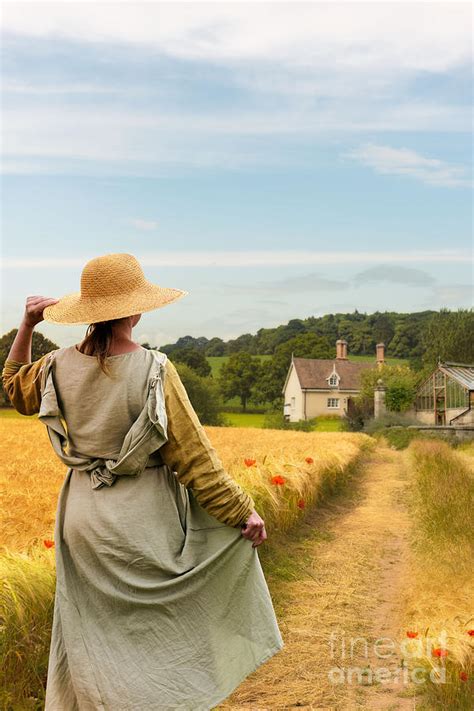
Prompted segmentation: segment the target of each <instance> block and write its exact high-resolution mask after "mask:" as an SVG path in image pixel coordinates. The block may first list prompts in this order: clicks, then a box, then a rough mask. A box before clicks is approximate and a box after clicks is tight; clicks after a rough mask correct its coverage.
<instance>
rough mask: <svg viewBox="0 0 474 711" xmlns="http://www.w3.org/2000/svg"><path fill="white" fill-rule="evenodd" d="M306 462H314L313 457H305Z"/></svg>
mask: <svg viewBox="0 0 474 711" xmlns="http://www.w3.org/2000/svg"><path fill="white" fill-rule="evenodd" d="M305 462H308V464H312V463H313V462H314V459H313V457H305Z"/></svg>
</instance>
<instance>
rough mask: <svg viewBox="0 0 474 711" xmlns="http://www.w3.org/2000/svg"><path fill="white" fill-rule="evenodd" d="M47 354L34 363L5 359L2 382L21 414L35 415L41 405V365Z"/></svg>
mask: <svg viewBox="0 0 474 711" xmlns="http://www.w3.org/2000/svg"><path fill="white" fill-rule="evenodd" d="M46 355H48V354H45V355H43V356H41V358H39V359H38V360H35V361H33V362H32V363H22V362H21V361H18V360H9V359H7V360H6V361H5V364H4V367H3V370H2V383H3V389H4V390H5V392H6V394H7V396H8V399H9V400H10V402H11V404H12V405H13V407H14V408H15V410H17V412H19V413H20V414H21V415H35V414H37V413H38V412H39V409H40V405H41V390H40V385H41V374H40V371H41V366H42V365H43V363H44V360H45V358H46Z"/></svg>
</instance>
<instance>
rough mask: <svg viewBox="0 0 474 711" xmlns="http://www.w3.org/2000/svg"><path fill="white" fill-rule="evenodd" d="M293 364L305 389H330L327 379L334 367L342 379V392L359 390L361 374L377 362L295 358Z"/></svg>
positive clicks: (340, 387)
mask: <svg viewBox="0 0 474 711" xmlns="http://www.w3.org/2000/svg"><path fill="white" fill-rule="evenodd" d="M293 363H294V366H295V370H296V374H297V376H298V380H299V382H300V385H301V387H302V388H303V389H305V388H308V389H312V388H319V389H321V388H323V389H325V390H326V389H330V388H329V383H328V381H327V380H326V378H329V376H330V375H331V373H332V372H333V366H334V367H335V369H336V372H337V373H338V375H339V376H340V378H341V379H340V381H339V389H340V390H359V389H360V386H361V383H360V376H361V373H362V372H363V371H364V370H370V369H372V368H375V367H376V364H375V362H374V363H356V362H354V361H351V360H344V359H337V358H293Z"/></svg>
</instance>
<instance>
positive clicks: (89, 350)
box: [79, 318, 123, 375]
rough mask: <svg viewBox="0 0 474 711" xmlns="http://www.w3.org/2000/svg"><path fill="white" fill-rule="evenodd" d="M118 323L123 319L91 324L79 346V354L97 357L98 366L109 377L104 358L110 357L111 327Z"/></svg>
mask: <svg viewBox="0 0 474 711" xmlns="http://www.w3.org/2000/svg"><path fill="white" fill-rule="evenodd" d="M120 321H123V319H121V318H115V319H111V320H110V321H99V322H97V323H91V324H90V326H89V327H88V329H87V332H86V336H85V338H84V340H83V341H82V343H81V345H80V349H79V350H80V351H81V353H84V355H94V356H96V357H97V360H98V361H99V365H100V367H101V369H102V370H103V372H104V373H105V374H106V375H110V368H109V366H108V363H107V360H106V358H107V356H108V355H110V346H111V344H112V340H113V327H114V325H115V324H117V323H119V322H120Z"/></svg>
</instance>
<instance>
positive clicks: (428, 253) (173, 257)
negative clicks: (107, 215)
mask: <svg viewBox="0 0 474 711" xmlns="http://www.w3.org/2000/svg"><path fill="white" fill-rule="evenodd" d="M95 256H97V255H95V254H91V255H89V256H87V257H83V258H81V257H77V258H59V257H32V258H26V257H4V258H3V259H2V267H3V268H4V269H39V268H41V269H43V268H44V269H46V268H51V269H55V268H56V269H64V268H82V267H83V266H84V264H85V262H86V261H87V260H88V259H92V258H93V257H95ZM136 256H137V259H139V261H140V263H141V264H142V265H143V266H144V267H195V268H199V267H218V268H221V267H287V266H293V265H308V264H316V265H323V264H335V265H342V264H354V263H359V264H370V263H373V262H376V263H380V262H384V263H389V262H391V263H393V262H408V263H412V262H414V263H416V262H421V263H426V262H441V263H445V262H460V263H466V262H469V261H470V259H471V255H470V252H469V250H464V249H434V250H428V249H414V250H405V249H404V250H401V251H396V250H394V251H391V252H372V251H363V250H357V251H353V252H351V251H340V252H322V251H304V250H286V251H284V250H280V251H278V250H275V251H263V250H262V251H258V250H255V251H240V252H239V251H206V250H202V251H198V252H194V251H181V252H173V251H167V252H159V253H151V254H150V253H148V254H141V255H136Z"/></svg>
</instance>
